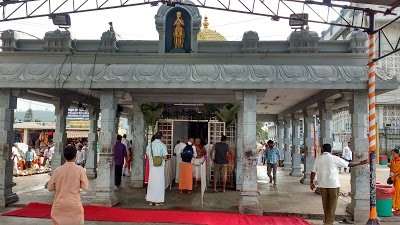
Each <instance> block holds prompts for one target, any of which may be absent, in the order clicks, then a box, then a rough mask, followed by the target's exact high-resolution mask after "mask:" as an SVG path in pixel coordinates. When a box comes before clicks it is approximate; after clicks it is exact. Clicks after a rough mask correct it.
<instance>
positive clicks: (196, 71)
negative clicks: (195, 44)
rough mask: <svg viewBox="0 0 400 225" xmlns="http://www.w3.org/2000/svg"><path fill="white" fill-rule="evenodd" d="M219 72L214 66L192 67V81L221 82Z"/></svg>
mask: <svg viewBox="0 0 400 225" xmlns="http://www.w3.org/2000/svg"><path fill="white" fill-rule="evenodd" d="M221 79H222V78H221V70H220V69H219V67H218V66H216V65H209V64H208V65H193V74H192V77H191V80H192V81H195V82H201V81H217V80H221Z"/></svg>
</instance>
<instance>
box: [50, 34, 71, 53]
mask: <svg viewBox="0 0 400 225" xmlns="http://www.w3.org/2000/svg"><path fill="white" fill-rule="evenodd" d="M44 41H45V45H44V48H45V49H46V50H48V51H54V52H63V51H69V50H71V49H72V40H71V34H70V33H69V31H60V30H55V31H49V32H46V34H45V35H44Z"/></svg>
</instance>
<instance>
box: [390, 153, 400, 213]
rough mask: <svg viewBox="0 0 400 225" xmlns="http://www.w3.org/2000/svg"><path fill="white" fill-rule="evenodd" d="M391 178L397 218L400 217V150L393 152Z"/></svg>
mask: <svg viewBox="0 0 400 225" xmlns="http://www.w3.org/2000/svg"><path fill="white" fill-rule="evenodd" d="M390 178H391V179H392V182H393V187H394V190H395V192H394V195H393V210H394V214H395V215H396V216H400V148H399V147H396V148H395V149H393V150H392V160H391V161H390Z"/></svg>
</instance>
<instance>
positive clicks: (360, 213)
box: [346, 200, 369, 224]
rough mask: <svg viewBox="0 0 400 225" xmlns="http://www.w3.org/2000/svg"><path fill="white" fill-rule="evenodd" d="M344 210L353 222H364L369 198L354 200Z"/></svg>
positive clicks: (366, 217)
mask: <svg viewBox="0 0 400 225" xmlns="http://www.w3.org/2000/svg"><path fill="white" fill-rule="evenodd" d="M346 211H347V212H348V213H349V214H350V215H351V216H352V217H353V221H354V224H365V223H366V222H367V221H368V217H369V200H356V202H355V203H352V204H349V205H348V206H347V207H346Z"/></svg>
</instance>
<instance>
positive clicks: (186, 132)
mask: <svg viewBox="0 0 400 225" xmlns="http://www.w3.org/2000/svg"><path fill="white" fill-rule="evenodd" d="M191 137H192V138H200V140H201V141H202V144H203V145H206V144H207V143H208V140H209V137H208V122H207V121H180V120H177V121H174V122H173V143H175V144H176V143H177V142H178V141H183V142H186V141H187V139H188V138H191Z"/></svg>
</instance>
